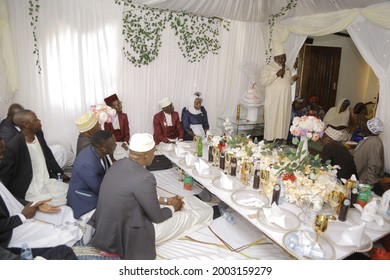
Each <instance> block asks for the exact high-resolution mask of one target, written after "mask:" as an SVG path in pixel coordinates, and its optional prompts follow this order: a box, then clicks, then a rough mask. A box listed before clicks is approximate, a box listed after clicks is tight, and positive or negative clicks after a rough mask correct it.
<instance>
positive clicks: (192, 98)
mask: <svg viewBox="0 0 390 280" xmlns="http://www.w3.org/2000/svg"><path fill="white" fill-rule="evenodd" d="M201 95H202V94H201V93H200V92H195V93H194V94H192V95H191V96H190V99H189V102H190V104H189V105H188V111H190V112H191V114H193V115H199V114H200V113H202V111H201V110H200V109H199V110H196V109H195V107H194V103H195V100H196V99H198V98H199V99H200V100H201V101H202V98H201V97H200V96H201Z"/></svg>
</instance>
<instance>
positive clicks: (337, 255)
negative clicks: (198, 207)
mask: <svg viewBox="0 0 390 280" xmlns="http://www.w3.org/2000/svg"><path fill="white" fill-rule="evenodd" d="M156 153H161V154H164V155H165V156H166V157H168V158H169V159H170V160H171V161H172V162H173V163H174V164H176V165H177V166H178V167H180V168H181V169H183V170H184V171H185V172H186V173H187V174H189V175H190V176H192V177H193V178H194V179H195V180H196V181H198V182H199V183H201V184H202V185H203V186H204V187H206V188H207V189H208V190H209V191H210V192H211V193H213V194H214V195H215V196H217V197H218V198H219V199H220V200H222V201H223V202H225V203H226V204H228V205H229V206H230V207H231V208H232V209H234V210H235V211H236V212H238V213H239V214H241V215H242V217H244V218H245V219H247V220H248V221H249V222H250V223H252V224H253V225H254V226H256V227H257V228H258V229H259V230H260V231H262V232H263V233H264V234H265V235H266V236H268V237H269V238H270V239H271V240H273V241H274V242H275V243H276V244H278V245H279V246H281V247H282V248H283V249H284V250H286V251H287V252H289V253H291V251H289V250H288V249H287V248H286V246H285V244H284V242H283V237H284V235H285V234H286V232H280V231H275V230H272V229H270V228H267V227H265V226H264V225H262V224H261V223H260V222H259V221H258V219H257V217H256V215H257V212H258V210H248V209H245V208H243V207H240V206H238V205H236V204H235V203H234V202H233V200H232V198H231V195H232V192H229V191H225V190H222V189H221V188H218V187H216V186H214V184H213V182H212V181H213V179H214V178H206V177H204V176H199V175H197V174H195V173H194V167H189V166H187V165H186V164H183V159H185V158H184V157H178V156H176V154H175V152H174V151H172V150H171V151H164V150H161V149H160V150H158V151H157V152H156ZM202 159H203V160H205V161H206V162H207V151H206V148H205V147H204V149H203V157H202ZM213 168H216V167H213ZM244 189H245V190H253V189H252V186H247V187H245V188H244ZM268 199H269V201H271V195H268ZM280 207H281V208H283V209H286V210H289V211H291V212H293V213H294V214H296V215H297V216H298V215H299V214H300V213H301V212H302V210H301V209H300V208H299V207H298V206H296V205H295V204H290V203H286V202H285V203H283V204H282V205H280ZM330 223H341V222H339V221H331V222H330ZM345 223H347V224H348V225H350V226H353V225H355V224H353V223H351V222H350V221H348V219H347V221H346V222H345ZM389 233H390V231H386V232H375V231H368V230H366V234H367V235H368V236H369V238H370V239H371V240H372V241H373V242H375V241H377V240H379V239H380V238H382V237H383V236H386V235H387V234H389ZM333 249H334V255H333V257H332V259H344V258H346V257H348V256H349V255H351V254H352V253H353V252H351V251H348V250H342V249H340V247H339V246H333ZM291 254H292V255H293V256H295V257H296V258H300V257H299V256H298V257H297V256H296V255H294V254H293V253H291ZM302 259H305V258H304V257H302Z"/></svg>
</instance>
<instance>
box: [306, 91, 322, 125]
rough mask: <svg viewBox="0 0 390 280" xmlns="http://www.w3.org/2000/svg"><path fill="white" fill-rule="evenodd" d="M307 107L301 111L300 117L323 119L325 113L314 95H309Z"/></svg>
mask: <svg viewBox="0 0 390 280" xmlns="http://www.w3.org/2000/svg"><path fill="white" fill-rule="evenodd" d="M308 103H309V105H307V106H306V107H305V108H303V109H302V116H314V117H316V118H318V119H320V120H323V119H324V116H325V111H324V109H323V108H322V107H321V106H320V105H319V104H320V99H319V98H318V96H316V95H311V96H310V97H309V99H308Z"/></svg>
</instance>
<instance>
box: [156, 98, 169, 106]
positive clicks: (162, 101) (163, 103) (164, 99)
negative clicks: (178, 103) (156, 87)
mask: <svg viewBox="0 0 390 280" xmlns="http://www.w3.org/2000/svg"><path fill="white" fill-rule="evenodd" d="M158 104H160V107H161V108H165V107H167V106H168V105H170V104H172V101H171V99H169V97H165V98H163V99H161V100H160V101H159V102H158Z"/></svg>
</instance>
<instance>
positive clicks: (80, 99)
mask: <svg viewBox="0 0 390 280" xmlns="http://www.w3.org/2000/svg"><path fill="white" fill-rule="evenodd" d="M8 5H9V14H10V19H11V28H12V32H13V37H14V42H15V49H16V56H17V62H18V65H19V68H20V81H21V82H20V94H19V96H18V100H16V101H17V102H19V103H21V104H22V105H23V106H25V107H26V108H30V109H32V110H34V111H35V112H36V113H37V115H38V117H39V118H40V119H41V120H42V125H43V129H44V132H45V137H46V139H47V140H48V142H49V143H50V144H57V143H58V144H62V145H64V146H65V147H68V148H70V147H73V148H74V146H75V144H76V139H77V135H78V132H77V129H76V126H75V123H74V121H75V119H77V118H78V117H79V116H81V115H82V114H83V113H84V112H86V111H87V110H88V109H89V106H90V105H93V104H102V103H104V101H103V99H104V97H106V96H108V95H110V94H112V93H117V94H118V96H119V97H120V98H121V99H122V101H123V110H124V112H126V113H127V114H128V117H129V122H130V130H131V134H133V133H136V132H149V133H153V126H152V118H153V115H154V114H155V113H156V112H158V111H160V108H159V107H158V103H157V102H158V100H160V99H162V98H163V97H165V96H169V97H170V98H171V99H172V101H173V104H174V106H175V107H176V111H178V112H180V113H181V109H182V108H183V107H184V106H187V104H188V98H189V95H190V94H191V93H193V92H195V91H200V92H202V93H203V98H204V101H203V105H204V106H205V107H206V109H207V111H208V114H209V121H210V124H211V126H212V127H215V125H216V122H217V116H219V115H233V114H234V112H235V108H236V105H237V104H238V102H239V100H240V98H241V96H242V95H243V94H244V92H245V90H247V89H248V86H249V80H248V78H247V77H246V76H245V75H244V73H243V71H241V69H240V65H241V64H242V63H247V62H250V63H255V64H257V65H258V67H259V69H261V67H263V66H264V64H263V65H262V64H261V63H262V62H263V63H265V58H264V40H263V36H262V29H263V28H262V24H260V23H243V22H232V24H231V27H230V31H229V32H227V31H222V33H221V37H220V39H221V46H222V48H221V50H220V53H219V55H208V56H207V57H206V58H205V59H204V60H202V61H201V62H199V63H189V62H187V61H186V59H185V58H184V57H183V56H182V54H181V51H180V49H179V48H178V46H177V37H176V36H174V34H173V31H172V30H170V28H167V29H166V30H165V31H164V32H163V40H162V47H161V49H160V54H159V56H158V58H157V59H156V60H155V61H153V62H152V63H151V64H150V65H148V66H143V67H141V68H138V67H135V66H133V65H132V64H131V63H130V62H128V61H127V60H126V58H125V57H124V55H123V53H122V45H123V38H122V11H121V7H120V6H118V5H116V4H115V3H114V1H106V0H94V1H90V0H56V1H51V0H40V12H39V19H38V27H37V36H38V45H39V48H40V62H41V66H42V74H41V75H39V74H38V71H37V68H36V66H35V61H36V57H35V55H34V54H33V53H32V51H33V38H32V28H31V26H30V17H29V16H28V0H23V1H9V2H8Z"/></svg>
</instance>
